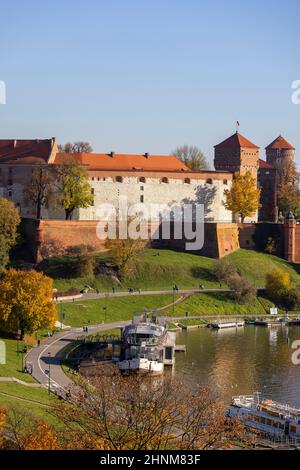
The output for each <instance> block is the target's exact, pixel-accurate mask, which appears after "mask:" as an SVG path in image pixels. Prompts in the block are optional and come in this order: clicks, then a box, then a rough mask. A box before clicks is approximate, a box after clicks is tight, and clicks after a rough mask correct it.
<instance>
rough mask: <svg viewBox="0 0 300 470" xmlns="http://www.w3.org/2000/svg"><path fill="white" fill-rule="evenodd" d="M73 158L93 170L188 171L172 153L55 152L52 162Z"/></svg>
mask: <svg viewBox="0 0 300 470" xmlns="http://www.w3.org/2000/svg"><path fill="white" fill-rule="evenodd" d="M70 159H75V160H76V161H77V162H78V163H81V164H82V165H88V166H89V167H90V169H95V170H127V171H128V170H140V171H142V170H145V171H147V170H148V171H177V172H178V171H190V170H189V168H188V167H187V166H186V165H184V163H182V162H181V161H180V160H178V158H176V157H175V156H174V155H147V154H142V155H128V154H119V153H114V154H109V153H108V154H107V153H77V154H76V153H74V154H68V153H57V154H56V156H55V158H54V161H53V163H54V164H55V163H56V164H60V163H63V162H65V161H68V160H70Z"/></svg>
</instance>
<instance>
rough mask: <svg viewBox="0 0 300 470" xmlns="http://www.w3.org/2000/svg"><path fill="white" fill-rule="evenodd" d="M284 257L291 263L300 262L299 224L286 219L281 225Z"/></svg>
mask: <svg viewBox="0 0 300 470" xmlns="http://www.w3.org/2000/svg"><path fill="white" fill-rule="evenodd" d="M282 231H283V238H284V258H285V259H286V260H288V261H290V262H291V263H300V225H298V224H296V222H295V221H294V220H288V221H286V223H285V224H284V225H282Z"/></svg>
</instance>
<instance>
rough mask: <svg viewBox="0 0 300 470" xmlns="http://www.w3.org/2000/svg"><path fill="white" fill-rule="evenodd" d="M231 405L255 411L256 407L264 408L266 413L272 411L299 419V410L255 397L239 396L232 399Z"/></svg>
mask: <svg viewBox="0 0 300 470" xmlns="http://www.w3.org/2000/svg"><path fill="white" fill-rule="evenodd" d="M232 403H233V404H234V405H236V406H239V407H244V408H256V409H257V407H258V406H261V407H263V408H265V410H266V412H267V411H268V410H269V411H271V412H272V411H273V412H277V413H282V414H283V415H285V416H290V417H296V418H297V419H300V409H299V408H293V407H292V406H289V405H284V404H282V403H277V402H275V401H273V400H265V399H262V400H260V399H259V398H258V396H255V395H239V396H236V397H233V399H232Z"/></svg>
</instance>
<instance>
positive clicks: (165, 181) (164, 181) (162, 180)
mask: <svg viewBox="0 0 300 470" xmlns="http://www.w3.org/2000/svg"><path fill="white" fill-rule="evenodd" d="M161 182H162V183H168V182H169V180H168V178H166V177H165V176H164V177H163V178H162V179H161Z"/></svg>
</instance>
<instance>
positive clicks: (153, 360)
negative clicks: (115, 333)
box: [118, 315, 176, 375]
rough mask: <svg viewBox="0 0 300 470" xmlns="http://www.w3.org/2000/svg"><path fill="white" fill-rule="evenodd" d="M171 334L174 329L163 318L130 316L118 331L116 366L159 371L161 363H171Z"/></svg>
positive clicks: (126, 370)
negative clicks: (129, 320)
mask: <svg viewBox="0 0 300 470" xmlns="http://www.w3.org/2000/svg"><path fill="white" fill-rule="evenodd" d="M175 338H176V332H174V331H170V330H168V328H167V323H166V321H165V319H164V318H153V319H152V320H148V319H147V316H146V315H142V316H136V317H134V319H133V322H132V323H131V324H130V325H127V326H126V327H125V328H124V329H123V331H122V337H121V356H120V361H119V363H118V366H119V370H120V371H121V372H136V373H142V374H144V373H148V374H150V375H160V374H162V373H163V371H164V365H173V364H174V360H175Z"/></svg>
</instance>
